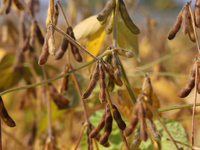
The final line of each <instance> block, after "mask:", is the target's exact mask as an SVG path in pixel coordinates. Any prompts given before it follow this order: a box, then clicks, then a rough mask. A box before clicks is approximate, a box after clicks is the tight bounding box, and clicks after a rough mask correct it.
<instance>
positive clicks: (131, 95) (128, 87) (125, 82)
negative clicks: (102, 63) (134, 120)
mask: <svg viewBox="0 0 200 150" xmlns="http://www.w3.org/2000/svg"><path fill="white" fill-rule="evenodd" d="M116 56H117V55H116ZM117 59H118V62H119V65H120V67H121V71H122V78H123V81H124V84H125V86H126V89H127V90H128V93H129V95H130V97H131V99H132V101H133V103H134V104H135V103H136V101H137V100H136V98H135V95H134V93H133V91H132V89H131V85H130V83H129V81H128V78H127V76H126V72H125V70H124V67H123V65H122V63H121V61H120V59H119V57H118V56H117Z"/></svg>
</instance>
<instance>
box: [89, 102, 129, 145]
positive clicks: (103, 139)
mask: <svg viewBox="0 0 200 150" xmlns="http://www.w3.org/2000/svg"><path fill="white" fill-rule="evenodd" d="M112 113H113V117H114V119H115V121H116V122H117V125H118V127H119V129H121V130H124V129H125V128H126V124H125V122H124V121H123V120H122V118H121V115H120V113H119V111H118V109H117V107H116V106H115V105H113V106H112ZM112 121H113V118H112V114H111V111H110V107H109V104H107V105H106V109H105V111H104V112H103V114H102V117H101V120H100V121H99V123H98V125H97V127H96V128H93V129H92V131H91V133H90V138H97V137H98V138H97V139H99V143H100V144H101V145H103V146H105V147H108V146H110V144H109V143H108V139H109V136H110V134H111V132H112ZM104 127H105V130H104V133H103V135H101V136H100V134H99V132H100V131H101V130H102V129H103V128H104Z"/></svg>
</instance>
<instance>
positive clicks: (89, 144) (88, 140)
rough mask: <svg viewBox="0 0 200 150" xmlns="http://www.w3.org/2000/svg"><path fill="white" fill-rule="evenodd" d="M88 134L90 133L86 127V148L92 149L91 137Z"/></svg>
mask: <svg viewBox="0 0 200 150" xmlns="http://www.w3.org/2000/svg"><path fill="white" fill-rule="evenodd" d="M89 135H90V132H89V128H87V146H88V150H93V146H92V139H91V138H90V136H89Z"/></svg>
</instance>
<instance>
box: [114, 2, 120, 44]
mask: <svg viewBox="0 0 200 150" xmlns="http://www.w3.org/2000/svg"><path fill="white" fill-rule="evenodd" d="M115 1H116V7H115V16H114V24H113V46H114V47H117V26H118V15H119V0H115Z"/></svg>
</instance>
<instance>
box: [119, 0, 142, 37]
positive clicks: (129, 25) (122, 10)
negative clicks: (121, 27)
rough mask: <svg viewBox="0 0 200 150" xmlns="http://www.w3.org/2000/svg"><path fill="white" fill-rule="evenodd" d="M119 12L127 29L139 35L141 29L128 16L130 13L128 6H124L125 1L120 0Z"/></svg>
mask: <svg viewBox="0 0 200 150" xmlns="http://www.w3.org/2000/svg"><path fill="white" fill-rule="evenodd" d="M119 11H120V14H121V16H122V19H123V21H124V23H125V25H126V26H127V28H128V29H129V30H130V31H131V32H132V33H133V34H136V35H137V34H139V33H140V29H139V28H138V27H137V26H136V25H135V24H134V22H133V20H132V19H131V17H130V16H129V14H128V11H127V9H126V6H125V4H124V1H123V0H119Z"/></svg>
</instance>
